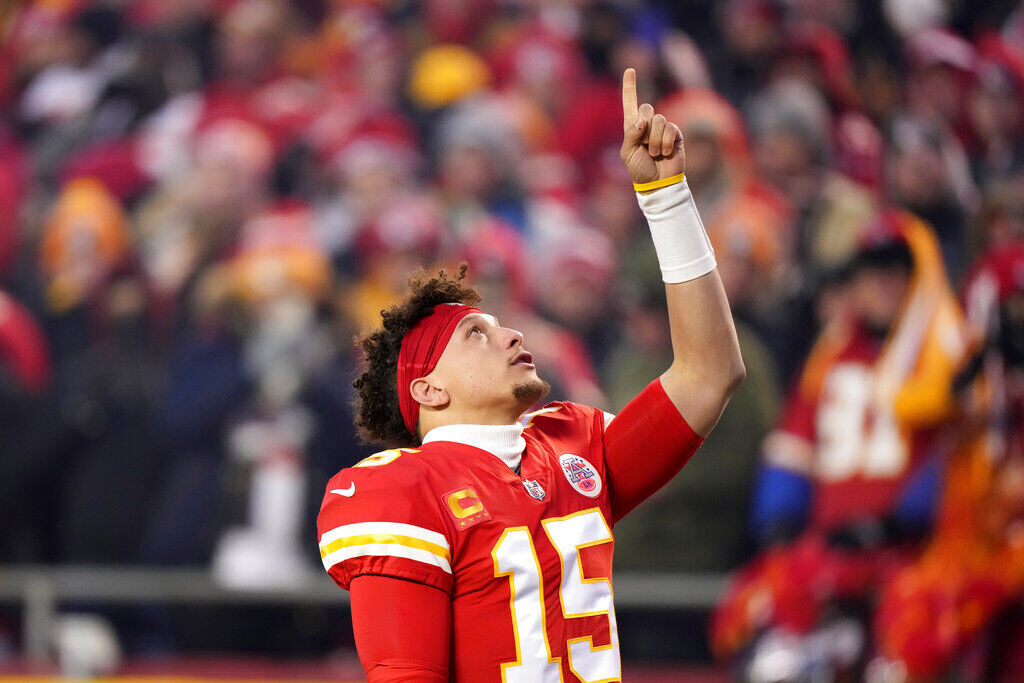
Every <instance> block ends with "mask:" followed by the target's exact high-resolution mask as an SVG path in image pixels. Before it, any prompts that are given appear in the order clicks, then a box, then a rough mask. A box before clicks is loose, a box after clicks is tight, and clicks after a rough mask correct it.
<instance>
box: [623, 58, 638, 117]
mask: <svg viewBox="0 0 1024 683" xmlns="http://www.w3.org/2000/svg"><path fill="white" fill-rule="evenodd" d="M637 116H639V108H638V107H637V103H636V69H632V68H630V69H626V70H625V72H623V74H622V127H623V128H629V127H630V126H632V125H633V122H634V121H636V117H637Z"/></svg>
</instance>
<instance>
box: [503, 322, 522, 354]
mask: <svg viewBox="0 0 1024 683" xmlns="http://www.w3.org/2000/svg"><path fill="white" fill-rule="evenodd" d="M505 331H506V333H507V334H508V335H509V339H508V348H510V349H511V348H513V347H515V345H516V344H519V345H520V346H522V345H523V333H522V332H520V331H519V330H513V329H512V328H511V327H506V328H505Z"/></svg>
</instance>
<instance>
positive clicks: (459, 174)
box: [441, 146, 497, 199]
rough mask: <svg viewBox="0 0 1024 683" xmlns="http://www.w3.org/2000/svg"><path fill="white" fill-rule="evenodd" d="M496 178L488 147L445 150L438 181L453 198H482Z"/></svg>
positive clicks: (460, 147) (464, 147) (485, 195)
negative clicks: (486, 148)
mask: <svg viewBox="0 0 1024 683" xmlns="http://www.w3.org/2000/svg"><path fill="white" fill-rule="evenodd" d="M496 180H497V169H495V168H494V160H493V155H491V154H490V153H489V152H488V151H487V150H485V149H481V148H479V147H471V146H458V147H452V148H450V149H448V150H446V151H445V154H444V157H443V158H442V160H441V183H442V185H443V186H444V189H445V191H446V192H447V193H448V194H449V195H451V196H452V197H455V198H459V199H484V198H486V197H487V196H488V195H489V194H490V192H491V190H492V189H493V187H494V184H495V182H496Z"/></svg>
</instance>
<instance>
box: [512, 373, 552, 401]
mask: <svg viewBox="0 0 1024 683" xmlns="http://www.w3.org/2000/svg"><path fill="white" fill-rule="evenodd" d="M549 391H551V385H550V384H548V383H547V382H545V381H544V380H542V379H533V380H530V381H528V382H522V383H520V384H517V385H515V386H514V387H512V396H513V397H514V398H515V399H516V400H517V401H519V403H520V404H521V405H525V406H531V405H533V404H534V403H536V402H537V401H539V400H541V399H542V398H544V397H545V396H547V395H548V392H549Z"/></svg>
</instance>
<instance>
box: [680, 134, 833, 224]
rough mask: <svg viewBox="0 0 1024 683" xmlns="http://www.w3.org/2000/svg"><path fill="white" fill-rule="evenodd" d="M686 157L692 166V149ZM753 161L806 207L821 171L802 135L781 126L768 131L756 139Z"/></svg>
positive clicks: (763, 174)
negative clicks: (818, 169)
mask: <svg viewBox="0 0 1024 683" xmlns="http://www.w3.org/2000/svg"><path fill="white" fill-rule="evenodd" d="M686 160H687V167H689V160H690V152H689V149H687V152H686ZM754 162H755V163H756V164H757V168H758V172H759V173H760V175H761V177H762V178H765V179H767V180H768V181H769V182H771V183H772V184H774V185H775V186H776V187H777V188H779V190H781V191H782V193H783V194H784V195H786V198H787V199H789V200H790V201H791V202H793V204H794V205H795V206H797V207H806V206H807V205H808V204H809V203H810V202H811V201H812V200H813V198H814V195H815V193H816V191H817V187H818V184H819V182H820V178H819V177H818V176H819V175H820V174H819V173H818V171H817V168H816V164H815V163H814V156H813V152H812V150H811V147H810V145H809V144H808V143H807V142H805V141H804V140H803V139H801V138H800V136H798V135H796V134H794V133H792V132H789V131H786V130H782V129H777V130H769V131H766V132H765V133H764V134H762V135H760V136H759V137H758V138H757V139H756V141H755V143H754ZM687 170H689V168H687Z"/></svg>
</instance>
